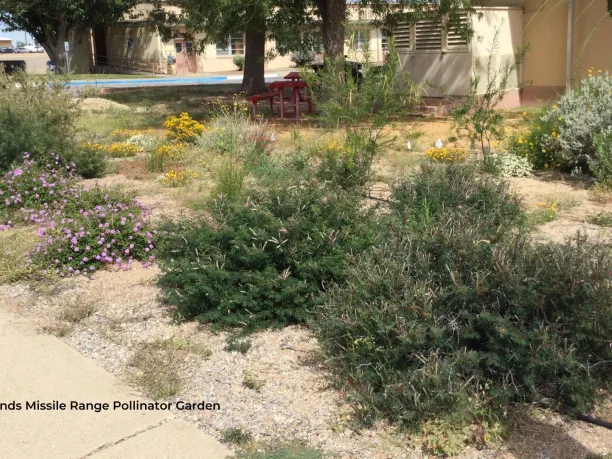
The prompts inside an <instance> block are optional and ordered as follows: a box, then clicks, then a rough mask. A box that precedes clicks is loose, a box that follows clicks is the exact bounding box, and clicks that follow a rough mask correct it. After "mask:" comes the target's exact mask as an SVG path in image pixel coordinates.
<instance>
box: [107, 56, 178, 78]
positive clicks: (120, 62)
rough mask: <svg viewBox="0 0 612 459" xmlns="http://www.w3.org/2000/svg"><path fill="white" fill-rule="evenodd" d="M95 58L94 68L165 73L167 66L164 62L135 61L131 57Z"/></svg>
mask: <svg viewBox="0 0 612 459" xmlns="http://www.w3.org/2000/svg"><path fill="white" fill-rule="evenodd" d="M95 58H96V66H108V67H115V68H117V69H122V70H138V71H141V72H150V73H166V72H167V64H166V62H161V61H159V60H151V59H135V58H131V57H129V58H128V57H122V56H113V55H108V56H100V55H97V54H96V56H95Z"/></svg>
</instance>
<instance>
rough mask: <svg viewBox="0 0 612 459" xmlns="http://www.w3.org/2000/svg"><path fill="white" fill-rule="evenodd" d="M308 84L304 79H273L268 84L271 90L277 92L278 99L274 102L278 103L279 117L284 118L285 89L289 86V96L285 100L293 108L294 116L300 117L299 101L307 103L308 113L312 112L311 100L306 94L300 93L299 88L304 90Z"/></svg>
mask: <svg viewBox="0 0 612 459" xmlns="http://www.w3.org/2000/svg"><path fill="white" fill-rule="evenodd" d="M307 87H308V85H307V84H306V82H305V81H287V80H285V81H273V82H272V83H270V84H269V85H268V88H269V89H270V91H271V92H274V93H276V94H278V96H279V98H280V100H279V102H275V103H278V104H280V115H281V119H285V89H286V88H291V89H292V92H291V97H290V99H289V100H287V103H289V104H291V105H293V106H294V108H295V118H296V119H298V118H299V117H300V103H305V104H307V105H308V113H312V101H311V100H310V99H309V98H307V97H306V94H302V93H301V92H300V90H304V91H305V90H306V88H307Z"/></svg>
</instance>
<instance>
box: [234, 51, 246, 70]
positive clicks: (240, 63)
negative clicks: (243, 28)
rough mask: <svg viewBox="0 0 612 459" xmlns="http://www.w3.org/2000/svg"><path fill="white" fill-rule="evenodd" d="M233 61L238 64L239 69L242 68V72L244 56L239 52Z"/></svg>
mask: <svg viewBox="0 0 612 459" xmlns="http://www.w3.org/2000/svg"><path fill="white" fill-rule="evenodd" d="M232 62H233V63H234V65H235V66H236V68H237V69H238V70H240V71H241V72H242V71H243V70H244V56H241V55H239V54H237V55H236V56H234V58H233V59H232Z"/></svg>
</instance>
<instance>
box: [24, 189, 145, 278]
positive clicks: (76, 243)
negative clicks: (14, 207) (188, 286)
mask: <svg viewBox="0 0 612 459" xmlns="http://www.w3.org/2000/svg"><path fill="white" fill-rule="evenodd" d="M148 216H149V210H148V209H147V208H146V206H144V205H143V204H140V203H139V202H137V201H136V200H135V199H134V198H133V197H131V196H128V195H126V194H124V193H122V192H119V191H114V190H108V189H104V188H98V187H96V188H92V189H89V190H87V189H85V190H79V192H78V196H77V199H76V200H75V201H73V202H71V203H67V204H66V205H64V206H63V207H62V208H60V209H59V210H58V211H57V212H55V213H54V215H53V219H47V221H46V222H45V224H44V225H43V226H42V227H41V228H40V229H39V231H38V235H39V236H40V243H39V244H38V246H37V247H36V249H35V251H34V252H32V253H31V254H30V256H31V257H32V258H33V259H40V260H43V261H44V262H46V264H47V269H48V270H51V271H54V272H55V273H56V274H58V275H59V276H62V277H64V276H65V277H71V276H79V275H83V276H93V273H94V272H95V271H96V270H97V269H99V268H100V267H102V266H114V267H115V268H117V269H119V268H122V269H124V270H125V269H128V268H129V267H130V266H131V265H132V263H133V262H134V261H136V260H144V262H143V263H144V264H145V266H146V265H148V263H151V262H153V261H154V260H155V258H154V256H153V255H152V253H153V252H152V251H153V249H154V248H155V247H154V245H153V237H154V236H153V234H154V233H153V232H151V231H149V230H148V229H147V224H148V221H147V220H148Z"/></svg>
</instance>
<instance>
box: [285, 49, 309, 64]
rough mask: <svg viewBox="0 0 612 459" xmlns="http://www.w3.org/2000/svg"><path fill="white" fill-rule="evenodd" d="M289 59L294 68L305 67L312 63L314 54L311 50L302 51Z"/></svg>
mask: <svg viewBox="0 0 612 459" xmlns="http://www.w3.org/2000/svg"><path fill="white" fill-rule="evenodd" d="M289 59H291V62H293V63H294V64H295V66H296V67H306V66H307V65H310V64H312V63H313V62H314V60H315V53H314V51H311V50H308V51H305V50H302V51H298V52H295V53H293V54H291V56H289Z"/></svg>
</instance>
